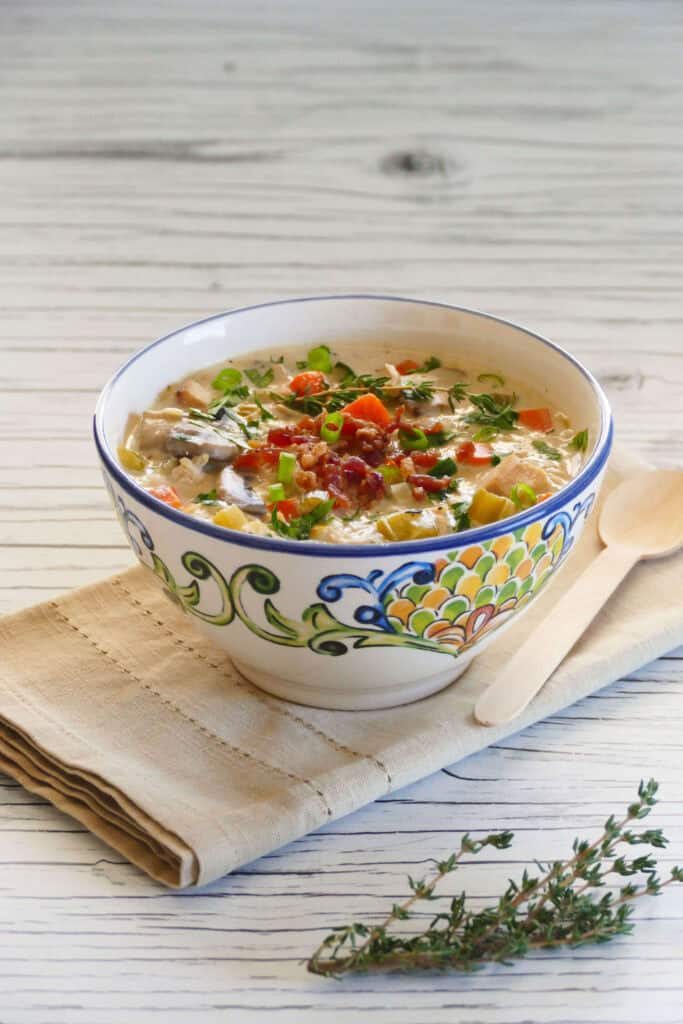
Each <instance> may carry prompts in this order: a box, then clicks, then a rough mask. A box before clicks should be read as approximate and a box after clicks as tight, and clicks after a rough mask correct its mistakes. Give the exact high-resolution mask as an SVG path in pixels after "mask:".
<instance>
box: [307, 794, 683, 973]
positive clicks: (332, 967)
mask: <svg viewBox="0 0 683 1024" xmlns="http://www.w3.org/2000/svg"><path fill="white" fill-rule="evenodd" d="M657 788H658V786H657V783H656V782H655V780H654V779H650V781H649V782H641V783H640V785H639V787H638V798H637V800H636V801H634V803H632V804H631V805H630V806H629V807H628V809H627V811H626V814H625V816H624V817H623V818H622V819H621V820H620V821H617V819H616V818H615V817H614V816H612V815H610V817H609V818H608V819H607V821H606V822H605V824H604V827H603V831H602V833H601V835H599V836H598V838H597V839H595V840H594V841H593V842H589V841H588V840H587V839H575V840H574V844H573V847H572V855H571V856H570V857H569V858H567V859H566V860H564V861H561V860H556V861H552V862H550V863H548V864H545V865H543V864H539V869H540V874H539V876H538V877H533V876H531V875H530V874H529V873H528V872H527V871H526V870H525V871H524V873H523V874H522V877H521V879H520V880H519V881H518V882H515V881H512V880H511V881H510V882H509V884H508V886H507V888H506V889H505V891H504V893H503V895H502V896H501V897H500V899H499V900H498V901H497V902H496V903H495V904H494V905H493V906H491V907H487V908H486V909H484V910H470V909H469V906H468V903H467V896H466V894H465V893H464V892H463V893H462V894H461V895H459V896H455V897H454V898H453V899H451V901H450V904H449V906H448V909H446V910H443V911H440V912H438V913H435V914H434V915H433V916H432V918H431V920H430V921H429V923H428V924H427V925H426V927H424V928H423V929H422V930H421V931H418V932H417V933H416V932H415V931H412V932H410V933H408V934H401V933H400V932H398V933H396V932H394V931H392V930H391V929H392V926H393V925H395V924H396V922H398V921H405V920H408V919H411V918H413V914H412V908H413V905H414V904H416V903H418V902H419V901H422V900H435V899H437V897H436V896H435V894H434V890H435V888H436V886H437V885H438V883H439V882H440V881H441V880H442V879H443V878H444V877H445V876H446V875H449V874H451V873H452V872H454V871H455V870H457V868H458V867H459V865H460V862H461V861H462V859H463V858H464V857H465V856H468V857H469V856H473V855H476V854H478V853H480V852H481V851H482V850H484V849H486V848H487V847H493V848H494V849H497V850H507V849H509V847H510V845H511V843H512V840H513V838H514V835H513V833H512V832H498V833H492V834H491V835H488V836H484V837H483V838H482V839H473V838H472V837H471V836H469V835H465V836H463V838H462V839H461V841H460V849H459V850H458V851H457V852H456V853H452V854H451V855H450V857H448V858H446V859H445V860H442V861H436V862H435V872H434V874H433V875H432V877H431V878H428V879H422V880H419V881H416V880H414V879H412V878H410V877H409V878H408V884H409V886H410V889H411V891H412V894H411V895H410V896H409V897H408V898H407V899H406V900H405V901H404V902H403V903H401V904H394V906H393V907H392V909H391V911H390V913H389V914H388V915H387V917H386V918H385V919H384V921H383V922H382V923H381V924H379V925H370V924H363V923H361V922H354V923H353V924H350V925H345V926H342V927H338V928H335V929H333V931H332V933H331V934H330V935H328V936H327V937H326V938H325V939H323V941H322V943H321V944H320V946H319V947H318V949H317V950H316V951H315V952H314V953H313V955H312V956H311V958H310V959H309V961H308V964H307V966H308V970H309V971H311V972H312V973H313V974H321V975H325V976H327V977H339V976H341V975H343V974H351V973H355V972H361V971H371V970H374V971H376V970H396V969H400V970H402V971H406V970H429V969H438V970H445V969H447V968H450V969H453V970H459V971H474V970H477V969H478V968H480V967H482V966H483V965H484V964H487V963H502V964H506V965H508V964H509V963H510V962H511V961H513V960H514V959H519V958H521V957H524V956H526V955H527V954H529V953H531V952H533V951H535V950H539V949H559V948H561V947H564V946H569V947H574V946H579V945H584V944H586V943H591V942H596V943H599V942H608V941H609V940H610V939H613V938H614V937H615V936H617V935H628V934H629V933H630V932H631V931H632V930H633V927H634V925H633V922H632V921H631V915H632V912H633V902H634V901H635V900H636V899H639V898H640V897H642V896H656V895H658V894H659V893H660V892H661V891H662V890H663V889H664V888H665V887H666V886H668V885H670V884H671V883H672V882H683V867H673V868H672V869H671V871H670V874H669V877H668V878H667V879H666V881H662V880H661V878H660V877H659V875H658V874H657V863H656V860H655V858H654V856H653V855H652V854H651V853H645V854H641V855H639V856H634V857H631V858H629V857H628V856H627V855H626V854H625V853H621V852H620V847H631V846H649V847H652V848H654V849H662V848H664V847H665V846H666V845H667V839H666V837H665V836H664V835H663V834H662V831H661V829H645V830H644V831H633V829H632V828H631V827H629V826H631V825H632V824H633V823H634V822H636V821H639V820H641V819H643V818H645V817H647V815H648V814H649V813H650V811H651V809H652V808H653V807H654V805H655V804H656V803H657V800H656V794H657ZM634 876H640V877H639V879H638V881H631V880H630V879H631V878H633V877H634ZM607 879H609V880H610V881H612V882H613V883H614V882H618V880H619V879H624V880H625V879H629V881H624V882H623V883H622V884H620V885H619V887H618V888H617V890H616V892H614V891H609V890H607V891H605V889H604V887H605V882H606V880H607ZM418 922H419V918H415V919H414V923H416V924H417V923H418Z"/></svg>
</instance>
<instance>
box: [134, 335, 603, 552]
mask: <svg viewBox="0 0 683 1024" xmlns="http://www.w3.org/2000/svg"><path fill="white" fill-rule="evenodd" d="M587 446H588V432H587V431H586V430H585V429H581V424H571V423H570V422H569V420H568V418H567V417H566V416H565V415H564V413H563V412H562V410H561V409H558V408H554V407H552V406H550V405H548V402H547V399H543V398H541V397H540V396H539V395H537V394H534V393H533V392H532V391H530V389H529V388H528V387H527V386H525V384H524V381H522V380H519V381H518V380H511V379H509V378H507V379H506V378H505V377H503V376H502V375H501V374H499V373H498V372H497V370H496V368H495V367H482V366H479V367H470V366H467V365H463V366H459V365H456V362H455V360H451V359H449V360H448V362H446V361H443V362H442V361H441V360H439V359H438V358H436V357H435V356H429V357H427V358H425V359H419V360H418V359H417V358H410V357H407V356H402V357H401V358H398V357H397V356H396V355H395V353H393V355H392V350H391V349H389V348H387V350H386V351H383V350H382V346H381V345H376V346H373V347H372V349H371V350H369V349H368V348H367V347H366V348H365V349H359V348H357V347H353V346H342V345H340V346H339V349H338V351H332V350H331V349H330V348H328V347H327V346H325V345H319V346H317V347H315V348H312V349H310V350H306V349H301V351H294V352H292V351H289V352H288V353H287V354H286V355H283V354H282V353H279V352H270V351H269V352H260V353H257V354H256V355H254V356H251V357H249V358H245V359H237V360H228V361H227V362H226V363H222V364H219V365H218V366H211V367H208V368H206V369H203V370H199V371H197V372H196V373H194V374H193V375H192V377H190V378H188V379H184V380H181V381H178V382H176V383H173V384H170V385H169V386H168V387H165V388H164V390H163V391H162V392H161V393H160V394H159V396H158V398H157V400H156V401H155V402H154V404H153V405H152V406H151V407H150V408H149V409H147V410H146V411H145V412H143V413H142V414H141V415H139V416H134V417H131V420H130V422H129V424H128V428H127V432H126V437H125V438H124V439H123V443H122V445H121V447H120V448H119V459H120V461H121V464H122V466H123V467H124V468H125V469H126V471H127V472H128V473H129V474H130V476H131V477H132V478H133V479H135V480H136V482H137V483H138V484H139V485H140V486H141V487H143V488H144V489H145V490H146V491H148V492H149V494H151V495H152V496H153V497H154V498H156V499H157V500H158V501H160V502H165V503H166V504H167V505H170V506H172V507H173V508H176V509H179V510H181V511H182V512H185V513H186V514H187V515H191V516H195V517H196V518H198V519H202V520H208V521H210V522H212V523H215V524H217V525H218V526H221V527H225V528H226V529H232V530H240V531H243V532H245V533H251V534H258V535H260V536H264V537H287V538H291V539H294V540H300V541H307V540H309V539H310V540H316V541H326V542H333V543H349V544H352V543H378V544H381V543H383V542H386V541H405V540H415V539H419V538H425V537H436V536H441V535H444V534H450V533H457V532H458V531H461V530H464V529H467V528H468V527H470V526H479V525H482V524H485V523H491V522H494V521H497V520H499V519H504V518H506V517H507V516H511V515H514V514H515V513H516V512H518V511H520V510H522V509H526V508H529V507H531V506H532V505H536V504H538V503H539V502H543V501H545V500H546V499H547V498H548V497H549V496H550V495H551V494H553V493H555V492H556V491H557V490H559V489H560V488H561V487H563V486H564V484H566V483H567V481H568V480H570V479H571V478H572V477H573V476H575V475H576V474H577V473H578V471H579V470H580V468H581V465H582V462H583V459H584V455H585V452H586V450H587Z"/></svg>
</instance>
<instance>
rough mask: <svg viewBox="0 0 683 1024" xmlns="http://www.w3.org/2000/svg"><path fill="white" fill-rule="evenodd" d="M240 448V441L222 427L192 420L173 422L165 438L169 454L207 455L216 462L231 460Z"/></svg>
mask: <svg viewBox="0 0 683 1024" xmlns="http://www.w3.org/2000/svg"><path fill="white" fill-rule="evenodd" d="M242 448H244V445H243V444H242V443H241V441H239V440H237V439H236V438H235V437H232V436H231V435H230V434H229V433H228V432H227V431H226V430H224V429H223V428H222V427H221V428H220V429H217V428H216V427H212V426H211V424H210V423H195V422H194V421H193V420H183V421H182V422H180V423H174V424H173V426H172V429H171V431H170V432H169V434H168V438H167V440H166V451H167V452H170V454H171V455H177V456H183V455H190V456H191V455H208V457H209V458H210V459H214V460H215V461H216V462H231V461H232V460H233V459H234V458H235V456H236V455H237V454H238V452H239V451H241V450H242Z"/></svg>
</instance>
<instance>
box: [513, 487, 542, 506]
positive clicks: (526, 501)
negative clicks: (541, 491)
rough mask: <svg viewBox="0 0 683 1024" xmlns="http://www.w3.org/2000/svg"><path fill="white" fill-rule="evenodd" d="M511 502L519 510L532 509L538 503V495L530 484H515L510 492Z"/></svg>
mask: <svg viewBox="0 0 683 1024" xmlns="http://www.w3.org/2000/svg"><path fill="white" fill-rule="evenodd" d="M510 500H511V501H513V502H514V503H515V505H516V506H517V508H531V506H532V505H535V504H536V502H537V501H538V495H537V494H536V491H535V490H534V489H533V487H529V485H528V484H515V486H514V487H513V488H512V490H511V491H510Z"/></svg>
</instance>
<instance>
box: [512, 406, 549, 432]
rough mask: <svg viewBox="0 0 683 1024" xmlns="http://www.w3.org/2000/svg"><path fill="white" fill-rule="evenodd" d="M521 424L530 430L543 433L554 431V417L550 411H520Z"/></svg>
mask: <svg viewBox="0 0 683 1024" xmlns="http://www.w3.org/2000/svg"><path fill="white" fill-rule="evenodd" d="M519 422H520V423H521V424H522V426H523V427H528V428H529V430H541V431H543V433H547V432H548V431H549V430H552V429H553V416H552V413H551V411H550V409H520V410H519Z"/></svg>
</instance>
